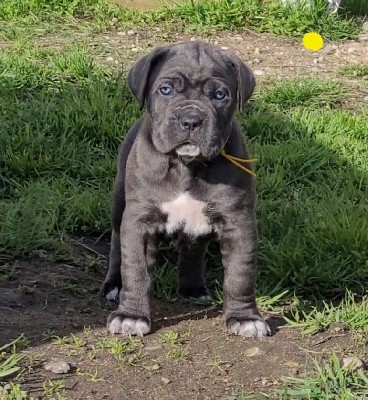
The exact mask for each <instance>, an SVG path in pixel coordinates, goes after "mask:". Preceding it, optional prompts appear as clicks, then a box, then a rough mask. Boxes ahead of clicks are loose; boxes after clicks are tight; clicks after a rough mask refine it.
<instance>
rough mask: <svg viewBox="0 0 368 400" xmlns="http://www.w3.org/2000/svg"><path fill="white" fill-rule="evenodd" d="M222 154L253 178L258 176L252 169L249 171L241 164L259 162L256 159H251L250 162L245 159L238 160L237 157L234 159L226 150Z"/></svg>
mask: <svg viewBox="0 0 368 400" xmlns="http://www.w3.org/2000/svg"><path fill="white" fill-rule="evenodd" d="M220 154H221V155H222V156H223V157H225V158H227V159H228V160H229V161H230V162H231V163H233V164H234V165H236V166H237V167H238V168H240V169H242V170H243V171H245V172H248V174H250V175H252V176H256V174H255V173H254V172H253V171H252V170H251V169H249V168H247V167H244V165H241V164H240V163H241V162H242V163H251V162H254V161H257V159H256V158H250V159H248V160H247V159H244V158H237V157H234V156H230V155H229V154H226V153H225V150H224V149H222V150H221V152H220Z"/></svg>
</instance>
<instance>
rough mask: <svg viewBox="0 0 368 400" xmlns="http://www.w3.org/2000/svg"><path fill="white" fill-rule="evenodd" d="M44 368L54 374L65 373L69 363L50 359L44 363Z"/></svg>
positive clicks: (68, 368) (67, 370)
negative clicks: (50, 360)
mask: <svg viewBox="0 0 368 400" xmlns="http://www.w3.org/2000/svg"><path fill="white" fill-rule="evenodd" d="M45 370H46V371H51V372H53V373H54V374H67V373H68V372H69V371H70V364H69V363H67V362H65V361H52V362H49V363H47V364H45Z"/></svg>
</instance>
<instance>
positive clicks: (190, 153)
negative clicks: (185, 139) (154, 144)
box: [175, 143, 201, 157]
mask: <svg viewBox="0 0 368 400" xmlns="http://www.w3.org/2000/svg"><path fill="white" fill-rule="evenodd" d="M175 151H176V154H178V155H179V156H187V157H196V156H199V154H200V153H201V151H200V149H199V146H197V145H196V144H192V143H184V144H181V145H180V146H178V147H176V148H175Z"/></svg>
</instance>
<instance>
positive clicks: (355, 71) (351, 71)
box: [340, 64, 368, 77]
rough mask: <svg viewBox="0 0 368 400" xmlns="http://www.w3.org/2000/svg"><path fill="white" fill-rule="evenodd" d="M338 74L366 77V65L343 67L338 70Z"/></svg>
mask: <svg viewBox="0 0 368 400" xmlns="http://www.w3.org/2000/svg"><path fill="white" fill-rule="evenodd" d="M340 72H341V74H342V75H348V76H357V77H368V65H366V64H354V65H344V66H343V67H342V68H341V69H340Z"/></svg>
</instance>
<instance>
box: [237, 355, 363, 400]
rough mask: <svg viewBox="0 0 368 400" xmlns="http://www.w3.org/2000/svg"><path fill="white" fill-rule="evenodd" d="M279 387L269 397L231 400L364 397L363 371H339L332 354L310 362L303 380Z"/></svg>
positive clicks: (350, 399) (356, 399) (260, 395)
mask: <svg viewBox="0 0 368 400" xmlns="http://www.w3.org/2000/svg"><path fill="white" fill-rule="evenodd" d="M283 386H284V388H283V389H277V390H275V391H274V393H273V394H272V395H267V394H265V393H255V394H253V395H245V394H244V393H242V394H241V395H239V396H236V397H233V398H231V400H250V399H254V400H256V399H257V400H261V399H277V400H297V399H304V400H363V399H366V398H367V396H368V377H367V375H366V374H365V373H364V371H363V370H362V369H355V368H352V367H349V366H348V367H343V366H342V365H341V362H340V359H339V357H338V356H337V355H336V354H332V355H331V356H330V358H329V359H328V360H326V361H324V362H317V361H313V363H312V369H311V370H309V371H308V373H307V375H306V377H304V378H284V383H283ZM229 400H230V399H229Z"/></svg>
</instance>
